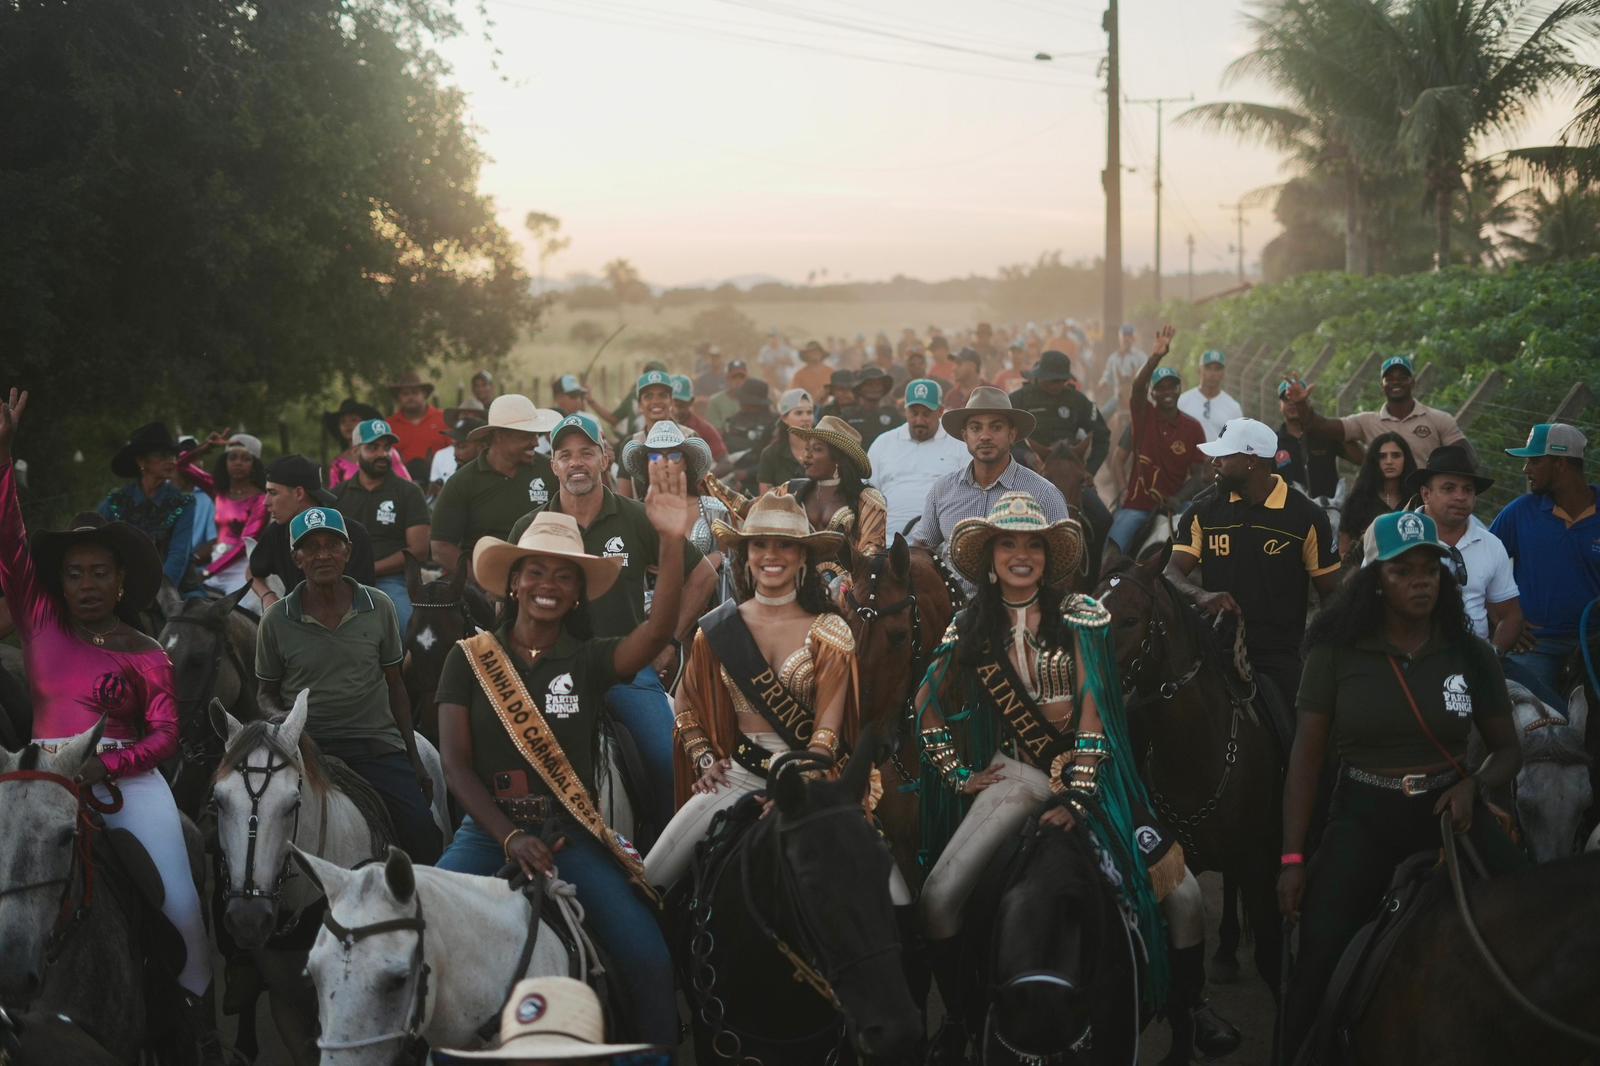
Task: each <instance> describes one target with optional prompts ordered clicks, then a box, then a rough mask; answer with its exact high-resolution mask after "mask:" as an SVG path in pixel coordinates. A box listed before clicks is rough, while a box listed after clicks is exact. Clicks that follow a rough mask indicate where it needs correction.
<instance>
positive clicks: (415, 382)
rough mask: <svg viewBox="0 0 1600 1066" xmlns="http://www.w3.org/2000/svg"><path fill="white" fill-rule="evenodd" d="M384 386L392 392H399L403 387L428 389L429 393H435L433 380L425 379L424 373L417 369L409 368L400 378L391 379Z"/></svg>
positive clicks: (430, 394)
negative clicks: (418, 371)
mask: <svg viewBox="0 0 1600 1066" xmlns="http://www.w3.org/2000/svg"><path fill="white" fill-rule="evenodd" d="M384 388H386V389H388V390H389V391H390V392H399V391H400V390H401V389H427V390H428V395H429V396H432V395H433V382H431V381H424V380H423V379H422V375H421V374H418V373H417V372H416V371H415V370H408V371H406V372H405V373H404V374H401V375H400V380H398V381H391V382H389V383H388V384H387V385H385V386H384Z"/></svg>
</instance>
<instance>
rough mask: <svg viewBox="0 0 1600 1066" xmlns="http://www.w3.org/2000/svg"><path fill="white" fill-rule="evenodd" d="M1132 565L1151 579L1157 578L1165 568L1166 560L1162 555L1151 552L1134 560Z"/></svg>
mask: <svg viewBox="0 0 1600 1066" xmlns="http://www.w3.org/2000/svg"><path fill="white" fill-rule="evenodd" d="M1134 565H1135V566H1137V567H1138V568H1139V569H1141V570H1143V571H1144V572H1145V573H1147V574H1149V575H1150V576H1151V577H1159V576H1160V575H1161V572H1162V571H1163V570H1165V569H1166V568H1167V560H1166V558H1165V556H1164V555H1163V553H1161V552H1158V551H1152V552H1146V553H1145V554H1144V555H1143V556H1142V557H1140V558H1138V559H1136V560H1135V561H1134Z"/></svg>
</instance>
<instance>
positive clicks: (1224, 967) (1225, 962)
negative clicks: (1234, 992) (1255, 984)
mask: <svg viewBox="0 0 1600 1066" xmlns="http://www.w3.org/2000/svg"><path fill="white" fill-rule="evenodd" d="M1207 976H1208V977H1209V978H1210V979H1211V980H1213V981H1215V982H1217V984H1219V985H1231V984H1234V983H1235V982H1237V981H1238V980H1239V957H1238V956H1237V955H1224V954H1222V953H1221V952H1218V953H1217V954H1215V955H1213V956H1211V967H1210V969H1209V970H1208V971H1207Z"/></svg>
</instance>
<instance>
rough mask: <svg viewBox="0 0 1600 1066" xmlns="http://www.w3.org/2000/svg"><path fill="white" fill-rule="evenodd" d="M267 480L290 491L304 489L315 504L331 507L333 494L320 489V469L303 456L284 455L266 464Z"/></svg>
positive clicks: (333, 499) (333, 498)
mask: <svg viewBox="0 0 1600 1066" xmlns="http://www.w3.org/2000/svg"><path fill="white" fill-rule="evenodd" d="M267 480H268V481H270V482H272V483H273V484H275V485H282V486H284V487H285V488H290V489H305V490H306V495H307V496H309V497H310V498H311V499H312V500H314V501H315V502H317V503H320V504H325V505H332V504H333V503H334V501H335V497H334V495H333V493H331V492H329V491H328V490H327V489H325V488H323V487H322V468H321V467H319V466H317V464H316V463H313V462H312V461H311V460H310V459H307V458H306V457H305V456H303V455H285V456H281V457H279V458H277V459H274V460H272V462H270V463H268V464H267Z"/></svg>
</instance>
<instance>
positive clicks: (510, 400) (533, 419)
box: [467, 392, 561, 440]
mask: <svg viewBox="0 0 1600 1066" xmlns="http://www.w3.org/2000/svg"><path fill="white" fill-rule="evenodd" d="M560 421H561V412H560V411H550V410H546V409H545V408H543V407H535V406H533V401H532V400H530V399H528V398H527V397H526V396H519V395H517V394H516V393H514V392H508V393H506V394H505V395H504V396H496V397H495V398H494V402H493V403H491V404H490V405H489V420H488V422H487V423H486V424H485V425H482V426H479V427H478V428H477V429H475V430H473V431H472V432H471V433H469V434H467V439H468V440H481V439H483V438H484V437H487V436H488V435H489V434H490V433H492V432H494V431H495V430H497V429H514V430H517V431H518V432H521V433H549V432H550V431H551V430H552V429H555V428H556V425H557V424H558V423H560Z"/></svg>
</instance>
